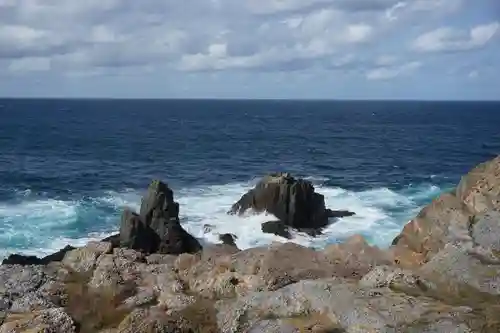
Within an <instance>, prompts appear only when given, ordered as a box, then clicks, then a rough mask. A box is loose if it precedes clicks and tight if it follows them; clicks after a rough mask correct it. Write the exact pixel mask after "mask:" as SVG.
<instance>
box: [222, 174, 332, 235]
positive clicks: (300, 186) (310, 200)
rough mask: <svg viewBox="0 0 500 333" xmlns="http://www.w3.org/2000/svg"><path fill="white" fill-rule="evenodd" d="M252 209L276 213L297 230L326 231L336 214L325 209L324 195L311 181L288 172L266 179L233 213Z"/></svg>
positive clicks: (249, 193) (248, 193) (235, 206)
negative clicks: (297, 177) (320, 229)
mask: <svg viewBox="0 0 500 333" xmlns="http://www.w3.org/2000/svg"><path fill="white" fill-rule="evenodd" d="M249 210H253V211H254V212H257V213H261V212H268V213H270V214H273V215H274V216H276V217H277V218H278V219H279V220H280V221H281V222H283V223H284V224H285V225H287V226H290V227H292V228H296V229H308V228H315V229H319V228H323V227H325V226H326V225H327V224H328V218H329V217H330V216H332V214H334V213H333V212H332V211H330V210H327V209H326V208H325V198H324V196H323V195H321V194H319V193H316V192H315V189H314V186H313V185H312V184H311V183H310V182H308V181H306V180H303V179H295V178H294V177H292V176H291V175H290V174H288V173H277V174H271V175H268V176H266V177H264V178H263V179H262V180H261V181H260V182H259V183H258V184H257V185H256V186H255V188H253V189H251V190H250V191H249V192H247V193H246V194H244V195H243V196H242V197H241V199H240V200H239V201H238V202H236V203H235V204H234V205H233V206H232V208H231V210H230V213H231V214H240V215H241V214H244V213H245V212H247V211H249Z"/></svg>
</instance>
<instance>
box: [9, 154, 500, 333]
mask: <svg viewBox="0 0 500 333" xmlns="http://www.w3.org/2000/svg"><path fill="white" fill-rule="evenodd" d="M342 208H349V207H342ZM249 210H252V211H256V212H262V211H267V212H269V213H272V214H273V215H274V216H276V218H277V220H276V221H269V222H268V223H265V224H263V230H264V231H265V232H271V233H276V234H278V235H281V236H282V237H290V233H289V230H290V229H295V230H299V231H304V232H307V233H309V234H311V235H316V234H318V233H321V230H322V228H324V227H325V226H327V225H328V224H329V223H334V219H335V218H337V217H342V216H349V215H352V214H354V213H352V212H349V211H343V210H341V211H332V210H330V209H328V208H327V207H325V203H324V198H323V196H322V195H321V194H318V193H316V192H315V190H314V187H313V186H312V185H311V184H310V183H308V182H306V181H304V180H301V179H295V178H293V177H292V176H291V175H289V174H273V175H269V176H267V177H264V178H263V180H262V181H261V182H259V184H257V185H256V187H255V188H254V189H252V190H250V191H249V192H248V193H246V194H244V195H243V196H242V198H241V199H240V200H239V201H238V202H237V203H235V204H234V205H233V207H232V209H231V211H230V212H228V213H230V214H245V213H246V212H247V211H249ZM221 240H222V242H223V244H212V245H205V246H202V245H201V244H200V243H199V242H198V240H196V239H195V238H194V237H193V236H191V235H190V234H189V233H187V232H186V231H185V230H184V229H183V228H182V226H181V224H180V221H179V205H178V204H177V203H176V202H175V200H174V193H173V192H172V190H171V189H170V188H168V186H167V185H166V184H165V183H162V182H160V181H154V182H152V183H151V185H150V186H149V188H148V192H147V194H146V195H145V197H144V198H143V200H142V203H141V209H140V211H139V212H138V213H136V212H133V211H130V210H125V211H124V213H123V216H122V219H121V222H120V232H119V234H117V235H115V236H112V237H109V238H107V239H104V240H102V241H100V242H91V243H89V244H87V245H86V246H85V247H82V248H72V247H66V248H64V249H62V250H60V251H59V252H57V253H55V254H53V255H51V256H48V257H45V258H36V257H27V256H22V255H12V256H10V257H8V258H7V259H5V260H4V261H3V263H2V265H0V333H7V332H9V333H11V332H25V333H28V332H30V333H31V332H55V333H58V332H61V333H62V332H64V333H66V332H68V333H72V332H74V333H77V332H80V333H93V332H96V333H142V332H144V333H151V332H193V333H196V332H201V333H205V332H207V333H208V332H224V333H226V332H228V333H229V332H250V333H260V332H262V333H266V332H270V333H279V332H281V333H285V332H286V333H292V332H323V333H328V332H330V333H332V332H336V333H339V332H348V333H358V332H367V333H368V332H415V333H417V332H421V333H424V332H425V333H430V332H456V333H459V332H488V333H489V332H491V333H493V332H500V319H499V317H498V313H499V311H500V156H499V157H497V158H495V159H493V160H491V161H488V162H485V163H483V164H481V165H479V166H477V167H476V168H474V169H473V170H471V171H470V172H469V173H468V174H467V175H466V176H464V177H463V178H462V180H461V181H460V183H459V184H458V186H457V188H456V190H455V191H453V192H450V193H445V194H443V195H441V196H440V197H438V198H437V199H435V200H434V201H433V202H432V203H431V204H430V205H428V206H427V207H425V208H424V209H423V210H422V211H421V212H420V213H419V214H418V216H416V217H415V218H414V219H413V220H411V221H410V222H409V223H408V224H407V225H406V226H405V227H404V229H403V230H402V232H401V234H400V235H398V236H397V237H396V238H395V239H394V241H393V244H392V246H391V247H390V248H389V249H379V248H377V247H373V246H370V245H369V244H367V243H366V241H365V240H364V239H363V237H361V236H353V237H351V238H349V239H348V240H347V241H345V242H344V243H341V244H335V245H331V246H329V247H327V248H326V249H324V250H322V251H317V250H313V249H310V248H306V247H303V246H300V245H296V244H294V243H273V244H271V245H269V246H266V247H258V248H252V249H248V250H243V251H241V250H239V249H238V248H237V247H236V246H235V244H234V239H233V237H232V235H221Z"/></svg>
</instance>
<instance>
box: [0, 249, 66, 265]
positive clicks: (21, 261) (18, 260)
mask: <svg viewBox="0 0 500 333" xmlns="http://www.w3.org/2000/svg"><path fill="white" fill-rule="evenodd" d="M74 249H75V248H74V247H73V246H70V245H67V246H65V247H64V248H63V249H61V250H59V251H57V252H55V253H53V254H50V255H48V256H45V257H43V258H38V257H36V256H26V255H22V254H11V255H9V256H8V257H7V258H5V259H4V260H3V261H2V265H22V266H27V265H48V264H49V263H51V262H58V261H61V260H63V258H64V256H65V255H66V252H69V251H71V250H74Z"/></svg>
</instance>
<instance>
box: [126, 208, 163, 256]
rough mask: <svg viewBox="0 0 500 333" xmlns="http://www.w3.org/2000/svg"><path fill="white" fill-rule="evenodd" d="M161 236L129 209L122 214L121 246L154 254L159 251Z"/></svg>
mask: <svg viewBox="0 0 500 333" xmlns="http://www.w3.org/2000/svg"><path fill="white" fill-rule="evenodd" d="M159 244H160V236H159V235H158V234H156V233H155V232H154V230H153V229H151V228H150V227H149V226H148V225H147V224H146V223H145V222H143V221H142V220H141V218H140V217H139V215H137V214H136V213H134V212H132V211H131V210H129V209H125V210H124V211H123V214H122V218H121V224H120V246H121V247H125V248H129V249H133V250H138V251H144V252H145V253H154V252H156V251H158V247H159Z"/></svg>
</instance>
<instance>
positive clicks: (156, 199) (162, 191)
mask: <svg viewBox="0 0 500 333" xmlns="http://www.w3.org/2000/svg"><path fill="white" fill-rule="evenodd" d="M139 215H140V218H141V220H142V221H144V222H145V223H146V225H147V226H149V227H151V229H153V230H155V231H156V230H159V229H161V227H162V224H163V220H167V221H169V220H171V219H172V220H178V219H179V204H178V203H176V202H175V201H174V192H173V191H172V190H171V189H170V188H169V187H168V185H167V184H165V183H163V182H161V181H159V180H154V181H153V182H151V184H150V185H149V187H148V192H147V193H146V195H145V196H144V197H143V198H142V201H141V209H140V214H139Z"/></svg>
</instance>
